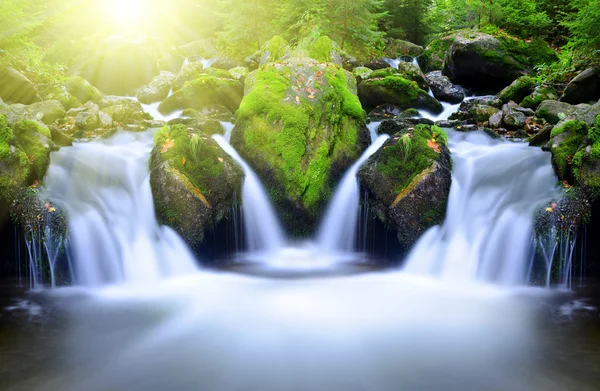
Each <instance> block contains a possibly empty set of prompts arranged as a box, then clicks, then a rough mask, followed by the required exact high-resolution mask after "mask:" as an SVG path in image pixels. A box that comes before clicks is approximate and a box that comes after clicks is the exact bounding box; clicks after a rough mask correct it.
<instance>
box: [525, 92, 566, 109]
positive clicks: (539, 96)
mask: <svg viewBox="0 0 600 391" xmlns="http://www.w3.org/2000/svg"><path fill="white" fill-rule="evenodd" d="M549 99H552V100H556V99H558V97H557V96H556V91H554V89H552V88H550V87H538V88H536V89H535V91H533V93H531V95H529V96H526V97H525V98H524V99H523V100H522V101H521V103H520V104H519V105H520V106H521V107H528V108H530V109H537V108H538V106H539V105H540V103H542V102H543V101H545V100H549Z"/></svg>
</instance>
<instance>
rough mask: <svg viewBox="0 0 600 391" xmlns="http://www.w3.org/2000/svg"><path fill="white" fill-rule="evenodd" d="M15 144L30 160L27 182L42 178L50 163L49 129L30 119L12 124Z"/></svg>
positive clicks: (50, 138) (50, 137)
mask: <svg viewBox="0 0 600 391" xmlns="http://www.w3.org/2000/svg"><path fill="white" fill-rule="evenodd" d="M12 128H13V133H14V135H15V138H16V146H17V147H18V148H19V149H21V150H22V151H24V152H25V153H26V154H27V157H28V159H29V161H30V162H31V169H30V172H29V176H28V182H29V183H31V182H33V181H36V180H38V181H39V180H42V178H43V177H44V175H45V174H46V171H47V170H48V166H49V165H50V152H51V150H52V148H53V144H52V135H51V133H50V130H49V129H48V128H47V127H45V126H43V125H41V124H40V123H38V122H36V121H32V120H25V121H21V122H17V123H15V124H14V125H13V127H12Z"/></svg>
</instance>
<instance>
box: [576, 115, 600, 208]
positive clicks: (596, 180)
mask: <svg viewBox="0 0 600 391" xmlns="http://www.w3.org/2000/svg"><path fill="white" fill-rule="evenodd" d="M587 136H588V137H587V143H586V144H587V145H586V146H585V147H583V148H581V149H580V150H579V151H577V153H575V156H573V160H572V167H573V175H574V177H575V181H576V183H577V184H578V185H579V186H580V187H581V188H582V189H584V190H585V192H586V193H587V194H589V195H590V197H591V198H594V199H597V198H599V197H600V114H599V115H597V116H596V119H595V121H594V125H593V126H591V127H590V128H589V130H588V135H587Z"/></svg>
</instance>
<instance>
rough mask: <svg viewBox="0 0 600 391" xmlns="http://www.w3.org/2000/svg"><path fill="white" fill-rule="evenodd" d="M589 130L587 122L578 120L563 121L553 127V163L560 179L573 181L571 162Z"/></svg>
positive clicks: (551, 150)
mask: <svg viewBox="0 0 600 391" xmlns="http://www.w3.org/2000/svg"><path fill="white" fill-rule="evenodd" d="M587 132H588V127H587V124H586V123H585V122H581V121H576V120H568V121H563V122H562V123H559V124H558V125H557V126H555V127H554V129H552V132H551V133H550V137H551V138H550V152H552V165H553V167H554V170H555V171H556V175H558V178H559V179H560V180H566V181H567V182H569V183H573V172H572V167H571V163H572V161H573V157H574V156H575V154H576V153H577V151H578V150H579V149H580V148H581V147H582V146H583V145H584V144H585V140H586V136H587Z"/></svg>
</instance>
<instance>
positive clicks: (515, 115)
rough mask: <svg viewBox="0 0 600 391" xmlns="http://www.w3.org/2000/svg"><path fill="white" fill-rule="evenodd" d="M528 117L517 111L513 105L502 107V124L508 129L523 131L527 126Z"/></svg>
mask: <svg viewBox="0 0 600 391" xmlns="http://www.w3.org/2000/svg"><path fill="white" fill-rule="evenodd" d="M526 121H527V117H525V114H523V113H522V112H520V111H517V110H515V109H514V108H513V107H511V105H509V104H506V105H504V106H502V123H504V126H506V127H507V128H508V129H522V128H523V127H524V126H525V122H526Z"/></svg>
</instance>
